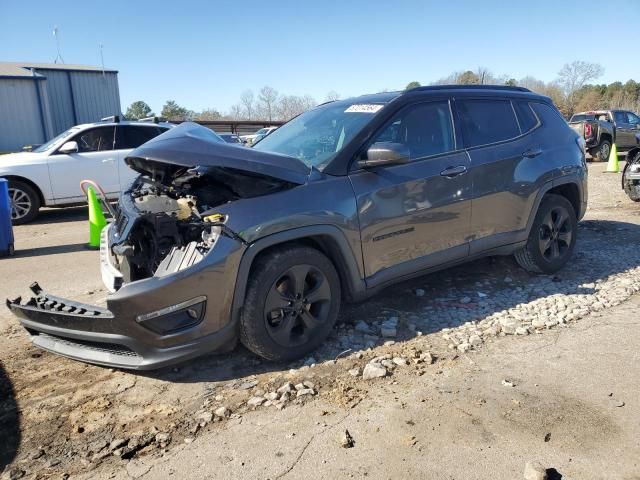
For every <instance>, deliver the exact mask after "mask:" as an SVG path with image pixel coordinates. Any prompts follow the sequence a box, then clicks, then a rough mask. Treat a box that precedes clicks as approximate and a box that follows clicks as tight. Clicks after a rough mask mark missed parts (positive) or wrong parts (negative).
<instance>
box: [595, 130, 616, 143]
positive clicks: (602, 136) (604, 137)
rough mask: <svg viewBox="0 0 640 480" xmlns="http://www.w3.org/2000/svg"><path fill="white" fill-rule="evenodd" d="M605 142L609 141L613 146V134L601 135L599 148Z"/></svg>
mask: <svg viewBox="0 0 640 480" xmlns="http://www.w3.org/2000/svg"><path fill="white" fill-rule="evenodd" d="M604 140H608V141H609V143H611V144H613V135H611V133H609V132H605V133H602V134H600V141H599V142H598V146H600V145H601V144H602V142H603V141H604Z"/></svg>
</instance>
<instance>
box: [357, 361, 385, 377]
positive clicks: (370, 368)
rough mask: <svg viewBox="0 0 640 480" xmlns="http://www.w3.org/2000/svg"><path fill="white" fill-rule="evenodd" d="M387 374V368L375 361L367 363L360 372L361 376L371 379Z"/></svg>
mask: <svg viewBox="0 0 640 480" xmlns="http://www.w3.org/2000/svg"><path fill="white" fill-rule="evenodd" d="M386 375H387V369H386V368H385V367H383V366H382V365H380V364H377V363H368V364H367V365H366V366H365V367H364V371H363V372H362V378H363V379H365V380H371V379H373V378H381V377H385V376H386Z"/></svg>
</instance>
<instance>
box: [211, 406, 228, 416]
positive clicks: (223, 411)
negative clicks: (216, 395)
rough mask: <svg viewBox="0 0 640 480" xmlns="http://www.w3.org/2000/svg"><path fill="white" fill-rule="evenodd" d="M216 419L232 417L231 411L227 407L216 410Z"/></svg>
mask: <svg viewBox="0 0 640 480" xmlns="http://www.w3.org/2000/svg"><path fill="white" fill-rule="evenodd" d="M213 413H214V414H215V416H216V417H220V418H225V417H228V416H229V415H231V411H230V410H229V409H228V408H227V407H220V408H216V410H215V411H214V412H213Z"/></svg>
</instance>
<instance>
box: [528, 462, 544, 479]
mask: <svg viewBox="0 0 640 480" xmlns="http://www.w3.org/2000/svg"><path fill="white" fill-rule="evenodd" d="M524 480H547V469H546V468H544V467H543V466H542V465H541V464H540V463H538V462H527V464H526V465H525V466H524Z"/></svg>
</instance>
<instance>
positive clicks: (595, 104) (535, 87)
mask: <svg viewBox="0 0 640 480" xmlns="http://www.w3.org/2000/svg"><path fill="white" fill-rule="evenodd" d="M603 74H604V69H603V68H602V66H601V65H599V64H597V63H589V62H585V61H581V60H576V61H574V62H571V63H567V64H566V65H564V66H563V67H562V68H561V69H560V71H559V72H558V74H557V77H556V78H555V79H554V80H552V81H549V82H545V81H543V80H539V79H537V78H535V77H533V76H530V75H528V76H525V77H523V78H520V79H515V78H512V77H510V76H509V75H496V74H494V73H493V72H491V71H490V70H489V69H487V68H485V67H480V68H477V69H476V70H464V71H460V72H453V73H452V74H450V75H449V76H447V77H444V78H441V79H439V80H437V81H435V82H432V83H431V85H482V84H484V85H511V86H521V87H526V88H528V89H530V90H532V91H534V92H537V93H540V94H542V95H546V96H548V97H550V98H551V99H552V100H553V102H554V103H555V104H556V106H557V107H558V109H559V110H560V112H562V114H563V115H564V116H565V117H566V118H569V117H571V115H573V113H575V112H580V111H586V110H598V109H609V108H620V109H624V110H632V111H635V112H638V111H639V110H640V83H639V82H636V81H635V80H628V81H627V82H626V83H622V82H619V81H618V82H613V83H610V84H604V83H603V84H598V83H595V82H596V80H598V78H600V77H602V75H603ZM420 85H421V84H420V82H418V81H413V82H409V83H408V84H407V86H406V87H405V89H411V88H416V87H419V86H420ZM339 98H340V95H339V94H338V93H337V92H335V91H331V92H329V93H328V94H327V95H326V97H325V99H324V101H331V100H338V99H339ZM317 103H318V102H317V101H316V99H315V98H313V97H312V96H311V95H303V96H298V95H285V94H281V93H280V92H278V91H277V90H276V89H274V88H272V87H270V86H264V87H262V88H261V89H260V91H259V92H258V93H257V95H256V94H254V92H253V91H251V90H246V91H244V92H243V93H242V95H240V99H239V101H238V102H237V103H235V104H234V105H233V106H232V107H231V108H230V109H229V111H227V112H225V113H221V112H220V111H219V110H217V109H216V108H207V109H204V110H202V111H199V112H195V111H193V110H189V109H187V108H185V107H183V106H181V105H179V104H178V103H176V102H175V101H174V100H167V102H166V103H165V104H164V106H163V107H162V111H161V112H160V116H161V117H163V118H166V119H167V120H196V121H197V120H260V121H277V120H279V121H286V120H289V119H291V118H293V117H295V116H296V115H299V114H300V113H302V112H305V111H307V110H309V109H310V108H312V107H314V106H315V105H317ZM154 115H155V114H154V113H153V111H152V110H151V108H150V107H149V105H147V104H146V103H145V102H143V101H141V100H139V101H137V102H133V103H132V104H131V105H130V106H129V108H128V109H127V112H126V113H125V116H126V117H127V118H129V119H132V120H137V119H140V118H144V117H150V116H154Z"/></svg>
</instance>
